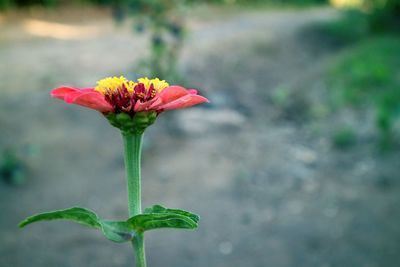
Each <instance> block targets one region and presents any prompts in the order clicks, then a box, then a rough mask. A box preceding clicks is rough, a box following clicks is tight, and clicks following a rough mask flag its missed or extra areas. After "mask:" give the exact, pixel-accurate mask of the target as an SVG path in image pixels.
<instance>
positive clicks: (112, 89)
mask: <svg viewBox="0 0 400 267" xmlns="http://www.w3.org/2000/svg"><path fill="white" fill-rule="evenodd" d="M138 83H142V84H143V85H144V87H145V89H146V91H147V90H149V89H150V86H151V85H153V86H154V89H155V90H156V91H157V92H158V93H159V92H161V91H162V90H163V89H165V88H166V87H168V86H169V84H168V83H167V82H166V81H165V80H160V79H158V78H155V79H149V78H147V77H144V78H140V79H138V81H137V83H135V82H133V81H129V80H128V79H126V78H125V77H124V76H120V77H108V78H105V79H102V80H100V81H98V82H97V86H96V87H95V88H94V90H96V91H98V92H100V93H102V94H103V95H109V94H112V93H116V92H118V91H119V90H121V89H122V88H123V86H125V88H126V89H127V90H128V92H129V93H133V92H134V89H135V86H136V85H137V84H138Z"/></svg>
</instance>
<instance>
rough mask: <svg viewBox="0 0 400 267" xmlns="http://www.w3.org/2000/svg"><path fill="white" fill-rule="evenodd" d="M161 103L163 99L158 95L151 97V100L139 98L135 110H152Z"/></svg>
mask: <svg viewBox="0 0 400 267" xmlns="http://www.w3.org/2000/svg"><path fill="white" fill-rule="evenodd" d="M160 103H161V99H160V98H158V97H156V98H153V99H151V100H149V101H146V102H140V100H138V101H137V102H136V104H135V107H134V109H133V110H134V111H135V112H140V111H144V110H151V109H152V106H154V105H157V104H160Z"/></svg>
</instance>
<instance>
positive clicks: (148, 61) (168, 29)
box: [113, 0, 186, 83]
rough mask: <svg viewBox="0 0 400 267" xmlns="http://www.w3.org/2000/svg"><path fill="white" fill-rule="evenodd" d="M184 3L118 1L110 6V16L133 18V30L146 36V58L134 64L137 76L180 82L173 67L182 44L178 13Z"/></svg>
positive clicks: (172, 0)
mask: <svg viewBox="0 0 400 267" xmlns="http://www.w3.org/2000/svg"><path fill="white" fill-rule="evenodd" d="M185 4H186V1H185V0H150V1H148V0H119V1H115V2H114V3H113V10H114V12H113V13H114V17H115V19H116V20H117V21H121V20H123V19H124V17H125V16H127V15H131V16H132V17H133V18H135V30H136V31H137V32H139V33H144V32H148V33H149V35H150V42H151V46H150V55H149V58H143V59H142V60H141V62H140V63H139V64H138V67H139V68H140V73H142V74H144V75H147V76H158V77H165V78H166V79H168V80H170V81H172V82H173V83H180V82H182V79H181V77H180V76H179V74H178V70H177V64H178V59H179V52H180V50H181V48H182V45H183V41H184V32H185V25H184V19H183V15H182V10H183V9H184V7H185Z"/></svg>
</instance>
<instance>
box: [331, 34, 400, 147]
mask: <svg viewBox="0 0 400 267" xmlns="http://www.w3.org/2000/svg"><path fill="white" fill-rule="evenodd" d="M398 51H400V38H399V37H396V36H386V37H376V38H373V39H368V40H366V41H364V42H361V43H360V44H358V45H356V46H354V47H353V48H352V49H350V50H349V51H347V53H345V54H344V55H343V56H342V57H341V58H340V59H339V61H338V62H337V63H336V64H334V66H333V67H332V69H331V77H330V79H329V80H330V81H329V87H330V91H331V93H332V96H333V99H334V104H335V105H337V106H340V105H343V104H350V105H352V106H356V107H360V108H361V107H368V106H370V105H371V104H372V105H373V106H374V107H375V114H376V125H377V127H378V129H379V130H380V132H381V144H382V147H383V148H388V147H389V146H390V144H391V141H392V128H393V127H392V126H393V123H394V121H395V120H396V119H398V118H399V115H400V79H399V77H400V57H397V56H394V55H396V54H398Z"/></svg>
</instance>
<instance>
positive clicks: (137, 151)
mask: <svg viewBox="0 0 400 267" xmlns="http://www.w3.org/2000/svg"><path fill="white" fill-rule="evenodd" d="M123 138H124V151H125V170H126V181H127V186H128V208H129V218H131V217H132V216H135V215H137V214H140V213H141V212H142V204H141V188H140V159H141V150H142V138H143V133H138V134H127V133H124V134H123ZM132 246H133V250H134V252H135V259H136V267H146V257H145V251H144V235H143V233H137V234H136V235H135V237H134V238H133V240H132Z"/></svg>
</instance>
